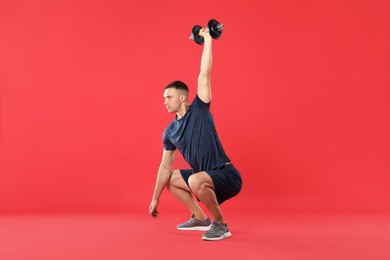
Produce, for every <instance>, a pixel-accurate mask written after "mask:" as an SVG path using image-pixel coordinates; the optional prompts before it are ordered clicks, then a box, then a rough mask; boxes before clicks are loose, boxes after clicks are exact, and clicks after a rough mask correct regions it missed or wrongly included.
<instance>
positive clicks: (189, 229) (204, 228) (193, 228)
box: [177, 225, 211, 231]
mask: <svg viewBox="0 0 390 260" xmlns="http://www.w3.org/2000/svg"><path fill="white" fill-rule="evenodd" d="M210 227H211V225H209V226H204V227H202V226H196V227H178V228H177V229H178V230H188V231H191V230H195V231H208V230H209V229H210Z"/></svg>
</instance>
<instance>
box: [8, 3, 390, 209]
mask: <svg viewBox="0 0 390 260" xmlns="http://www.w3.org/2000/svg"><path fill="white" fill-rule="evenodd" d="M388 13H389V2H388V1H379V0H376V1H372V0H362V1H352V0H351V1H346V0H343V1H339V0H338V1H336V0H331V1H308V0H307V1H288V0H279V1H221V0H215V1H205V0H200V1H193V2H187V1H173V0H170V1H163V2H162V1H161V2H157V1H151V0H146V1H124V0H123V1H118V0H115V1H112V0H110V1H108V0H102V1H79V0H77V1H76V0H73V1H48V0H47V1H21V0H16V1H15V0H13V1H7V0H6V1H4V0H3V1H1V3H0V35H1V36H0V178H1V179H0V212H1V213H25V212H30V213H31V212H32V213H40V212H145V214H147V209H148V206H149V202H150V199H151V196H152V192H153V188H154V181H155V177H156V173H157V168H158V165H159V163H160V159H161V153H162V144H161V137H162V131H163V129H164V128H165V126H166V125H167V124H168V123H169V121H170V120H171V119H172V117H173V115H170V114H167V113H166V110H165V108H164V106H163V98H162V93H163V87H164V86H165V85H166V84H167V83H169V82H170V81H172V80H176V79H180V80H183V81H185V82H187V84H188V85H189V86H190V91H191V97H193V96H194V93H195V87H196V79H197V75H198V72H199V62H200V54H201V50H202V48H201V47H200V46H198V45H196V44H195V43H193V42H191V41H190V40H189V39H188V37H189V34H190V31H191V28H192V26H193V25H194V24H201V25H205V24H206V23H207V21H208V20H209V19H210V18H216V19H218V20H220V21H221V22H222V23H224V24H225V25H226V27H225V30H224V33H223V35H222V37H221V39H219V40H218V41H214V64H213V65H214V67H213V73H212V87H213V95H214V100H213V103H212V112H213V114H214V117H215V120H216V125H217V129H218V131H219V134H220V137H221V139H222V142H223V144H224V146H225V149H226V151H227V153H228V155H229V157H230V158H231V159H232V161H233V163H234V164H235V165H236V166H237V168H238V169H239V170H240V171H241V173H242V176H243V181H244V186H243V190H242V193H241V194H240V195H239V196H238V197H237V198H236V199H234V200H232V201H230V202H227V203H228V205H230V206H229V207H231V209H234V210H238V211H251V212H253V211H255V212H261V211H262V212H265V211H280V212H284V211H286V212H287V211H288V212H324V213H326V212H332V213H334V212H336V213H344V212H374V213H388V212H390V204H389V199H390V177H389V173H390V160H389V158H390V152H389V147H390V137H389V133H390V105H389V97H390V89H389V86H390V76H389V75H390V73H389V71H390V55H389V54H390V53H389V46H390V30H389V26H388V25H389V24H390V23H389V22H390V21H389V20H390V18H389V16H388ZM185 166H186V164H185V163H184V162H183V161H182V159H181V157H180V156H179V157H178V161H176V162H175V167H185ZM160 207H162V208H164V207H165V210H172V209H174V208H178V207H181V205H178V203H177V202H176V201H175V200H174V199H172V198H171V196H165V193H164V200H163V202H162V203H161V206H160ZM170 207H171V209H170Z"/></svg>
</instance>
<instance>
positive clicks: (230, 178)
mask: <svg viewBox="0 0 390 260" xmlns="http://www.w3.org/2000/svg"><path fill="white" fill-rule="evenodd" d="M206 172H207V173H208V174H209V175H210V177H211V179H212V180H213V183H214V187H215V195H216V196H217V200H218V204H219V205H221V204H222V203H223V202H224V201H226V200H228V199H230V198H232V197H234V196H236V195H237V194H238V193H240V191H241V187H242V179H241V174H240V172H239V171H238V170H237V169H236V168H235V167H234V166H233V164H227V165H224V166H222V167H220V168H219V169H216V170H211V171H206ZM180 173H181V176H182V177H183V179H184V181H185V182H186V183H187V185H188V178H189V177H190V176H191V175H192V174H195V173H197V172H196V171H195V170H194V169H181V170H180ZM188 187H189V185H188ZM198 200H199V199H198Z"/></svg>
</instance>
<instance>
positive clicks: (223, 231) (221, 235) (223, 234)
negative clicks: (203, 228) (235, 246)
mask: <svg viewBox="0 0 390 260" xmlns="http://www.w3.org/2000/svg"><path fill="white" fill-rule="evenodd" d="M231 236H232V233H230V232H229V229H228V227H227V225H226V224H225V225H223V224H221V223H220V222H217V221H214V222H213V224H212V225H211V228H210V230H209V231H207V232H206V233H205V234H204V235H203V236H202V239H203V240H221V239H225V238H228V237H231Z"/></svg>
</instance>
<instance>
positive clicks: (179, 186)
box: [167, 170, 207, 220]
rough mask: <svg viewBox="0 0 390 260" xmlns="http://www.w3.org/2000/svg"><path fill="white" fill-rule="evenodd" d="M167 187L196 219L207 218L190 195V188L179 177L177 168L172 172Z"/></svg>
mask: <svg viewBox="0 0 390 260" xmlns="http://www.w3.org/2000/svg"><path fill="white" fill-rule="evenodd" d="M167 189H168V190H169V191H170V192H171V193H172V195H173V196H175V197H176V198H177V199H179V200H180V201H181V202H183V203H184V205H186V206H187V208H189V210H190V211H191V213H192V214H194V217H195V218H196V219H199V220H204V219H206V218H207V216H206V214H205V213H204V212H203V210H202V209H201V208H200V206H199V204H198V203H197V202H196V201H195V199H194V197H193V196H192V193H191V190H190V188H188V186H187V184H186V183H185V181H184V180H183V177H181V174H180V171H179V170H175V171H173V172H172V175H171V179H170V181H169V184H168V185H167Z"/></svg>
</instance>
